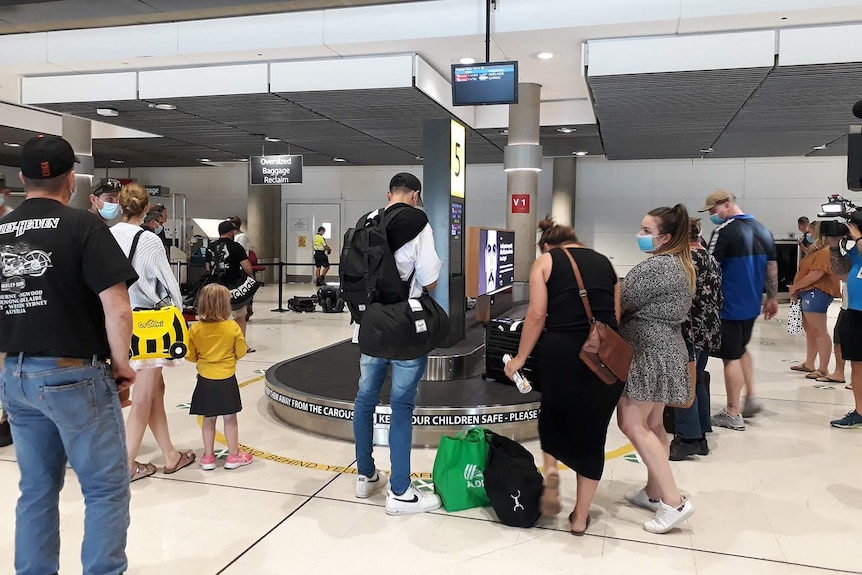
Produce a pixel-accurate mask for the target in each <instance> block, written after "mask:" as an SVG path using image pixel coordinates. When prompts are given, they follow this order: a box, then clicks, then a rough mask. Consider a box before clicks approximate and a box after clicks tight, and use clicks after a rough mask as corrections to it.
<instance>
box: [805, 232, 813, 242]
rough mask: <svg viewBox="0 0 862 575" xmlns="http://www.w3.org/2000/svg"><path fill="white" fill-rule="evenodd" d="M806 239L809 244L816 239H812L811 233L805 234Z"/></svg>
mask: <svg viewBox="0 0 862 575" xmlns="http://www.w3.org/2000/svg"><path fill="white" fill-rule="evenodd" d="M805 240H806V241H807V242H808V243H809V244H810V243H812V242H813V241H814V240H813V239H811V234H805Z"/></svg>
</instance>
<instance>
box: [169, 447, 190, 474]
mask: <svg viewBox="0 0 862 575" xmlns="http://www.w3.org/2000/svg"><path fill="white" fill-rule="evenodd" d="M195 458H196V456H195V452H194V451H191V450H189V451H180V459H179V461H177V464H176V465H174V466H173V467H172V468H169V467H167V466H165V468H164V469H163V470H162V473H164V474H165V475H170V474H172V473H176V472H177V471H179V470H180V469H182V468H183V467H188V466H189V465H191V464H192V463H194V461H195Z"/></svg>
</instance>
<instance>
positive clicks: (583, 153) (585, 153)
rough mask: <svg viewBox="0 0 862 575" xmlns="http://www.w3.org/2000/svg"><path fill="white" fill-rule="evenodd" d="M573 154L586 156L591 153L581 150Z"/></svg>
mask: <svg viewBox="0 0 862 575" xmlns="http://www.w3.org/2000/svg"><path fill="white" fill-rule="evenodd" d="M572 154H573V155H575V156H586V155H587V154H589V152H584V151H583V150H581V151H580V152H572Z"/></svg>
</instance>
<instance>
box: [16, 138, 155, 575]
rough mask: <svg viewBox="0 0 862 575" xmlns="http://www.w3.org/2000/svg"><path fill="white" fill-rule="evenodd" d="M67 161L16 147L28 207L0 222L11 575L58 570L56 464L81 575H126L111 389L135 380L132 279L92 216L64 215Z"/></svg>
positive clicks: (68, 152)
mask: <svg viewBox="0 0 862 575" xmlns="http://www.w3.org/2000/svg"><path fill="white" fill-rule="evenodd" d="M75 161H76V159H75V155H74V153H73V152H72V147H71V146H70V145H69V143H68V142H66V140H63V139H62V138H58V137H56V136H39V137H37V138H33V139H31V140H30V141H29V142H27V143H26V144H25V145H24V147H23V149H22V151H21V180H22V181H23V183H24V189H25V191H26V192H27V199H26V200H25V201H24V203H23V204H21V206H20V207H19V208H18V209H16V210H15V211H14V212H12V213H11V214H9V215H7V216H5V217H4V218H2V219H0V352H2V353H3V355H5V359H4V361H3V368H2V370H0V381H2V384H3V385H0V402H2V403H3V405H4V407H5V409H6V410H7V412H8V414H9V422H10V423H11V427H12V435H13V437H14V438H15V444H16V453H17V456H18V457H17V459H18V468H19V470H20V473H21V479H20V481H19V488H20V490H21V496H20V498H19V500H18V507H17V511H16V518H15V530H16V533H15V570H16V571H17V572H18V573H57V572H58V570H59V558H60V526H59V522H58V515H59V511H58V508H57V504H58V498H59V492H60V490H61V489H62V487H63V480H64V477H65V474H66V461H67V460H68V461H69V463H70V464H71V466H72V469H73V470H74V471H75V475H76V476H77V478H78V481H79V483H80V484H81V491H82V493H83V495H84V500H85V504H86V513H85V516H84V542H83V546H82V551H81V562H82V565H83V572H84V573H123V572H125V571H126V569H127V566H128V561H127V559H126V553H125V547H126V532H127V530H128V526H129V496H130V494H129V465H128V458H127V456H126V448H125V432H124V429H123V415H122V412H121V411H120V402H119V400H118V397H117V391H118V388H126V387H128V386H129V385H131V384H132V383H133V382H134V380H135V372H134V371H132V369H131V368H130V367H129V343H130V340H131V336H132V310H131V306H130V305H129V294H128V291H127V288H128V285H130V284H131V283H133V282H134V281H135V280H137V277H138V276H137V275H136V274H135V271H134V269H132V267H131V265H130V264H129V261H128V259H127V258H126V256H125V255H124V254H123V252H122V250H121V249H120V247H119V246H118V245H117V242H116V241H115V240H114V237H113V236H112V235H111V232H110V231H109V230H108V228H107V226H105V224H104V223H103V222H102V221H101V220H99V218H98V217H97V216H95V215H94V214H92V213H90V212H88V211H84V210H77V209H74V208H70V207H68V204H69V200H70V198H71V197H72V194H73V193H74V191H73V190H74V189H75V171H74V169H73V168H74V164H75ZM107 359H110V360H111V363H110V365H108V364H106V360H107ZM0 570H2V571H4V572H5V571H7V570H8V569H7V568H3V569H0Z"/></svg>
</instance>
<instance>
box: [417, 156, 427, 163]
mask: <svg viewBox="0 0 862 575" xmlns="http://www.w3.org/2000/svg"><path fill="white" fill-rule="evenodd" d="M416 159H417V160H419V161H420V162H421V161H422V160H424V159H425V158H423V157H422V156H416Z"/></svg>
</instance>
